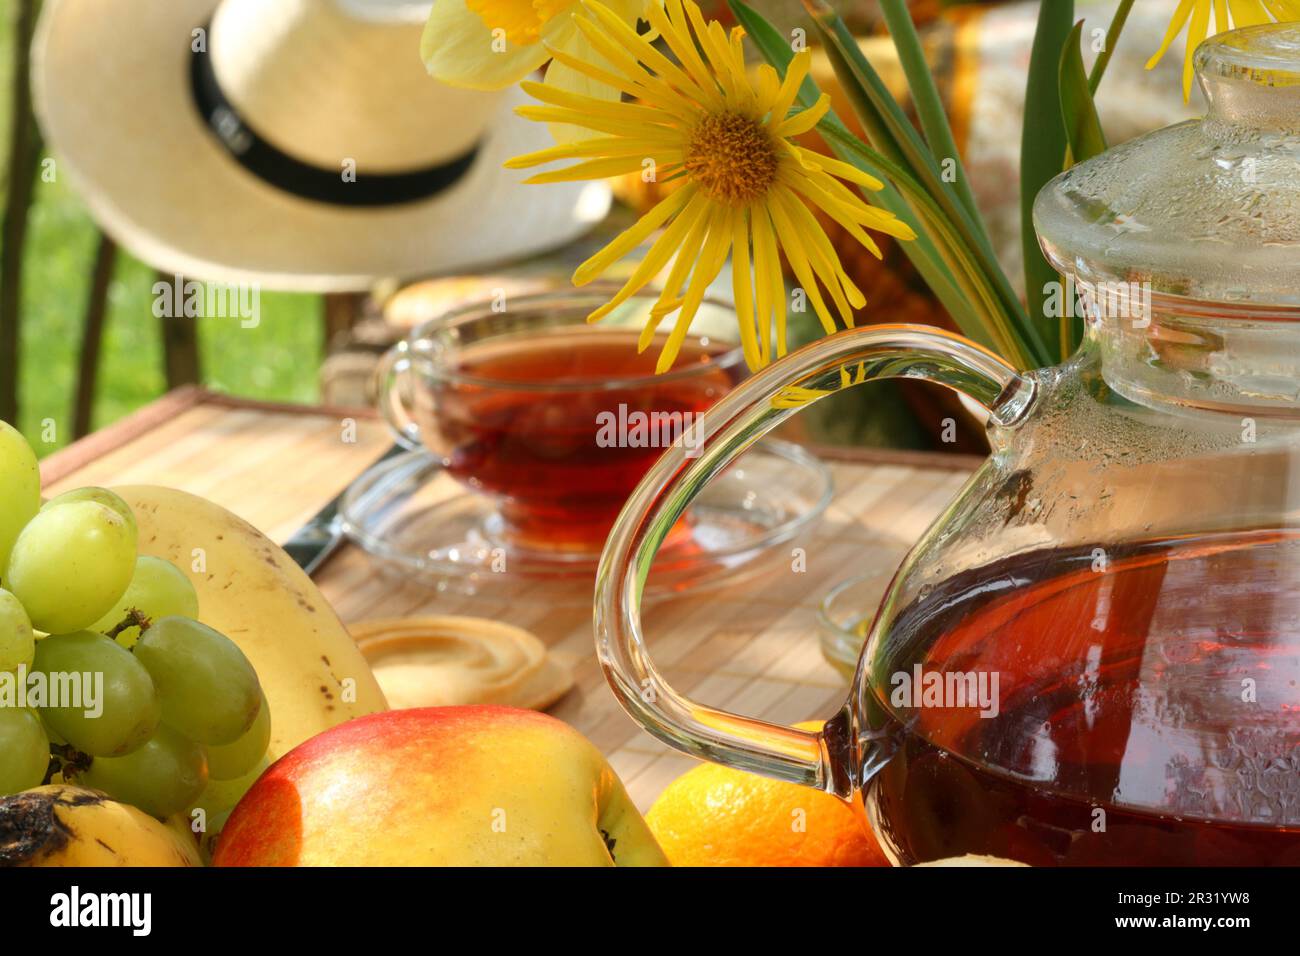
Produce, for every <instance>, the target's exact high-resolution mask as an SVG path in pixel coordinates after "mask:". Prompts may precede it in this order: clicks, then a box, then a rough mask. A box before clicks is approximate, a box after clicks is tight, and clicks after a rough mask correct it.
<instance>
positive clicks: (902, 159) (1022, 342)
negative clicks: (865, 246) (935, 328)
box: [809, 0, 1056, 367]
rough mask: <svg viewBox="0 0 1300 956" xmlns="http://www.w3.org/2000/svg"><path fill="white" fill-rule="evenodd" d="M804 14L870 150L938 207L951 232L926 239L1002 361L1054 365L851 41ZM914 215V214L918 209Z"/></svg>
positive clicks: (820, 14)
mask: <svg viewBox="0 0 1300 956" xmlns="http://www.w3.org/2000/svg"><path fill="white" fill-rule="evenodd" d="M809 10H810V12H811V13H812V20H813V24H814V25H815V26H816V27H817V30H818V33H819V34H820V36H821V38H822V41H823V46H824V48H825V51H826V56H827V59H828V60H829V61H830V64H831V67H832V68H833V69H834V70H835V75H836V77H837V78H838V79H839V82H840V86H841V88H842V89H843V90H844V92H845V94H846V95H847V96H848V98H849V101H850V103H852V104H854V107H855V110H856V111H857V113H858V117H859V119H861V120H862V123H863V127H864V129H865V130H866V132H867V136H868V138H870V139H871V142H872V145H873V146H875V147H876V148H877V149H878V151H879V152H880V153H881V155H882V156H884V157H885V158H887V159H889V160H890V161H891V162H893V163H895V164H896V166H898V167H901V168H902V169H904V170H906V171H907V172H908V173H909V174H910V177H909V178H910V180H911V181H913V182H915V183H917V184H919V186H920V189H921V191H922V192H923V194H924V196H925V198H926V200H928V201H929V202H931V203H933V204H935V205H937V206H938V207H939V209H940V211H941V214H942V217H943V218H944V220H945V223H944V225H945V227H947V226H950V227H951V228H943V229H942V230H938V232H939V233H941V234H935V232H936V231H935V230H933V229H932V236H931V238H933V239H934V240H935V242H936V245H937V246H938V248H939V249H940V252H941V253H942V254H943V255H944V261H945V262H947V263H948V264H949V265H950V267H951V266H952V265H953V263H954V262H959V263H962V264H963V268H964V269H965V275H964V276H963V275H962V274H960V273H954V278H956V279H957V280H958V281H959V282H961V281H962V280H963V278H964V279H965V283H964V284H965V287H966V288H967V289H968V291H969V292H970V293H971V294H972V295H973V298H972V303H971V304H972V307H973V308H974V309H975V310H976V312H977V313H978V314H980V315H981V316H982V317H983V319H984V320H985V323H986V325H987V328H988V332H989V334H990V335H992V336H993V337H994V338H995V340H996V341H997V343H998V348H999V349H1001V351H1002V355H1003V357H1004V358H1006V359H1007V360H1008V361H1011V362H1017V363H1023V364H1022V367H1024V365H1028V366H1029V367H1036V366H1039V365H1044V364H1049V363H1053V362H1055V360H1056V359H1055V353H1054V351H1052V349H1051V347H1050V345H1049V344H1048V343H1047V342H1045V341H1044V339H1043V337H1042V335H1041V333H1040V331H1039V329H1038V328H1037V327H1036V326H1035V325H1034V324H1033V322H1031V321H1030V318H1029V316H1028V315H1027V314H1026V313H1025V311H1024V309H1023V307H1022V306H1021V304H1020V300H1019V299H1018V298H1017V296H1016V294H1015V292H1014V291H1013V290H1012V288H1011V283H1010V282H1009V281H1008V280H1007V277H1006V274H1005V273H1004V272H1003V271H1002V267H1001V265H1000V264H999V263H998V261H997V257H996V256H994V254H993V250H992V247H991V246H990V245H989V244H988V243H987V242H986V241H985V240H983V239H982V233H981V230H980V228H979V226H978V225H977V220H976V219H974V218H973V217H972V216H971V214H970V212H969V211H968V210H967V208H966V207H965V206H964V205H963V204H962V203H961V202H959V201H958V200H957V198H956V196H955V195H954V194H953V191H952V190H951V189H949V188H948V187H947V185H946V184H945V183H944V182H943V177H942V175H941V173H940V172H939V166H938V164H937V163H936V161H935V159H934V156H933V154H932V153H930V151H929V148H928V147H927V146H926V145H925V143H924V142H923V141H922V140H921V137H920V135H919V134H918V133H917V132H916V130H915V129H914V128H913V127H912V124H911V123H910V122H909V121H908V120H907V118H906V116H904V115H903V113H902V110H901V108H900V107H899V106H898V104H897V102H895V100H894V98H893V97H892V96H891V95H890V94H889V91H888V90H887V89H886V88H885V85H884V83H883V82H882V81H881V80H880V77H879V76H878V75H877V74H876V71H875V69H874V68H873V67H872V66H871V63H870V62H869V61H868V60H867V58H866V57H865V56H864V55H863V53H862V50H861V48H860V47H859V46H858V43H857V40H856V39H855V38H854V37H853V35H852V34H851V33H850V32H849V30H848V28H847V27H846V26H845V25H844V22H843V21H842V20H841V19H840V18H839V16H838V15H836V13H835V12H834V11H833V10H832V9H830V8H829V7H827V6H825V5H824V4H822V3H819V2H815V0H812V2H810V5H809ZM878 123H879V124H883V125H884V126H885V127H886V128H885V130H884V132H883V134H882V139H881V140H879V141H878V140H877V139H876V138H875V135H876V133H875V127H876V125H877V124H878ZM895 183H896V185H898V186H899V188H900V190H902V191H903V193H904V195H905V196H906V197H907V199H908V200H909V202H912V203H913V204H914V206H915V202H916V200H917V198H918V197H917V196H916V195H913V194H912V193H910V192H909V191H908V190H907V189H904V188H903V184H902V183H901V182H898V181H897V180H895ZM917 211H918V214H919V213H920V210H919V209H918V210H917ZM927 225H933V224H932V223H927ZM948 237H954V240H953V241H955V242H956V243H957V244H959V246H960V247H956V246H954V247H951V248H944V242H945V241H947V240H948Z"/></svg>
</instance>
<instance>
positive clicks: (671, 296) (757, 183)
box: [507, 0, 915, 371]
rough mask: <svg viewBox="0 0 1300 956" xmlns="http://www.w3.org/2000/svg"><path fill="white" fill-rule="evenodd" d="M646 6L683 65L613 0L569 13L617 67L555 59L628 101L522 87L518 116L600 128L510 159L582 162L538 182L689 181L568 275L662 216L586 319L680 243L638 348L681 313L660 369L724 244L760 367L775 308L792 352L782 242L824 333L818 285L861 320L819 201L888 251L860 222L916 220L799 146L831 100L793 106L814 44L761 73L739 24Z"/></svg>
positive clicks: (630, 242)
mask: <svg viewBox="0 0 1300 956" xmlns="http://www.w3.org/2000/svg"><path fill="white" fill-rule="evenodd" d="M642 18H643V19H645V20H647V21H649V23H650V25H651V27H652V28H653V30H654V32H655V33H656V34H658V35H659V36H661V37H662V38H663V40H664V42H665V43H666V44H667V45H668V48H669V49H670V50H671V52H672V54H673V56H674V57H675V58H676V62H674V61H673V60H672V59H669V58H668V57H667V56H665V55H664V54H663V53H661V52H659V50H657V49H656V48H655V47H654V46H652V45H651V44H650V43H649V42H647V39H646V37H645V36H644V35H640V34H638V33H636V31H635V30H634V29H632V28H631V27H629V26H628V25H627V23H626V22H625V20H624V18H623V17H621V16H619V15H618V14H617V13H616V12H614V11H613V10H612V9H611V8H609V7H607V6H605V5H603V4H601V3H598V2H595V0H583V3H582V12H580V13H579V14H578V15H577V17H576V19H575V23H576V24H577V28H578V30H579V31H581V33H582V34H583V35H584V36H585V37H586V38H587V39H588V41H589V42H590V43H591V45H592V47H594V48H595V50H596V51H597V52H598V53H599V54H600V55H601V56H602V57H603V58H604V60H605V62H606V63H608V64H609V68H608V69H604V68H600V67H596V66H593V65H592V64H590V63H587V62H584V61H582V60H581V59H579V58H577V57H574V56H570V55H569V54H567V53H564V52H562V51H559V50H557V51H556V52H555V57H556V59H557V60H558V61H559V62H561V63H564V64H566V65H568V66H571V67H572V68H573V69H574V70H577V71H578V72H580V73H582V74H584V75H585V76H587V77H589V78H591V79H592V80H596V81H600V82H603V83H607V84H610V85H612V86H616V87H618V88H619V89H620V90H622V91H623V92H624V93H627V94H628V95H629V96H630V97H631V98H632V99H633V100H634V102H607V101H602V100H597V99H594V98H592V97H590V96H583V95H579V94H574V93H568V92H562V91H559V90H556V89H554V88H553V87H550V86H548V85H543V84H539V83H525V84H524V89H525V90H526V91H527V92H529V93H531V94H532V95H533V96H534V97H536V98H537V99H539V100H541V101H542V102H543V103H544V104H546V105H543V106H524V107H520V109H519V113H520V114H521V115H523V116H525V117H527V118H529V119H533V120H538V121H543V122H548V123H560V124H573V125H576V126H579V127H582V128H584V129H586V130H588V131H593V132H595V133H596V134H598V135H597V136H596V138H589V139H585V140H582V141H580V142H577V143H567V144H561V145H559V146H555V147H552V148H550V149H544V150H541V151H539V152H536V153H530V154H528V155H526V156H519V157H516V158H515V159H513V160H511V161H510V162H509V163H507V165H508V166H510V167H512V168H525V167H531V166H537V165H541V164H543V163H547V162H551V161H555V160H569V159H574V160H579V162H578V163H576V164H575V165H572V166H569V167H567V168H564V169H559V170H555V171H553V172H544V173H540V174H538V175H535V176H533V177H532V178H531V179H530V180H529V182H534V183H553V182H562V181H571V180H581V179H601V178H604V177H607V176H617V175H621V174H624V173H629V172H640V173H641V174H642V175H647V173H649V175H652V176H654V177H655V178H656V179H657V180H659V181H661V182H662V181H666V180H669V179H672V180H678V181H679V182H678V183H677V188H676V189H674V191H673V192H671V193H670V194H669V195H668V196H667V197H666V198H665V199H663V200H661V201H660V202H659V203H658V204H657V205H656V206H655V207H654V208H653V209H651V210H650V211H649V212H647V213H646V214H645V215H644V216H642V217H641V219H640V220H639V221H638V222H637V223H636V224H635V225H634V226H632V227H631V228H630V229H628V230H626V231H625V232H623V233H622V234H621V235H619V236H618V237H617V238H615V239H614V240H613V241H612V242H610V243H609V245H607V246H605V248H604V249H602V250H601V251H600V252H598V253H596V254H595V255H594V256H592V257H591V258H590V259H588V260H587V261H586V262H584V263H583V264H582V265H581V266H579V267H578V270H577V271H576V272H575V273H574V275H573V281H574V284H576V285H585V284H586V283H588V282H590V281H591V280H593V279H595V278H596V277H597V276H599V275H600V274H601V273H603V272H604V271H605V270H606V269H607V268H609V266H611V265H612V264H613V263H614V262H616V261H617V260H618V259H620V258H621V257H623V256H624V255H626V254H627V253H629V252H631V251H632V250H633V249H634V248H635V247H636V246H638V245H639V244H640V243H642V242H643V241H645V240H646V239H647V238H649V237H650V236H651V235H652V234H653V233H654V232H655V231H656V230H658V229H661V228H662V229H663V232H662V234H661V235H660V236H659V237H658V238H657V239H656V240H655V242H654V243H653V244H652V245H651V247H650V250H649V252H648V253H647V255H646V257H645V258H644V259H643V260H642V261H641V262H640V263H639V264H638V265H637V267H636V269H635V271H634V272H633V273H632V276H631V278H629V279H628V280H627V283H626V284H625V285H624V286H623V287H622V289H621V290H620V291H619V292H618V293H617V294H616V295H615V296H614V297H613V299H612V300H611V301H610V302H608V303H607V304H606V305H604V306H602V307H601V308H599V309H597V310H596V311H595V312H593V313H592V314H591V316H590V319H591V321H593V322H594V321H596V320H598V319H600V318H601V317H602V316H604V315H607V314H609V312H610V311H612V310H613V309H614V308H616V307H617V306H618V305H620V304H621V303H623V302H625V301H626V300H627V299H628V298H629V297H631V296H632V295H634V294H635V293H636V292H638V291H639V290H640V289H642V288H644V287H645V286H646V285H647V284H648V283H649V282H650V281H651V280H652V279H653V278H654V277H655V276H656V275H658V274H659V273H660V271H661V270H662V269H663V268H664V267H665V266H666V265H667V263H668V261H669V260H670V259H671V258H672V257H673V254H674V253H676V259H675V260H674V261H673V265H672V267H671V269H669V272H668V276H667V279H666V280H665V282H664V286H663V289H662V291H661V293H660V295H659V298H658V301H657V302H656V304H655V307H654V309H653V311H652V315H651V317H650V320H649V322H648V323H647V325H646V328H645V330H644V333H643V334H642V336H641V348H642V350H644V349H646V348H648V347H649V345H650V343H651V342H652V341H653V340H654V338H655V333H656V331H657V327H658V325H659V324H660V322H661V321H662V320H663V319H664V318H665V317H666V316H668V315H669V314H670V313H672V312H674V311H676V312H678V315H677V319H676V321H675V322H674V324H673V327H672V330H671V332H670V333H669V335H668V337H667V341H666V344H665V346H664V348H663V351H662V352H661V354H660V356H659V362H658V368H659V370H660V371H663V370H665V369H667V368H669V367H670V366H671V365H672V363H673V360H674V358H676V355H677V351H678V349H679V348H680V347H681V344H682V341H683V340H684V339H685V337H686V333H687V330H688V329H689V327H690V324H691V320H692V319H693V318H694V316H695V313H696V311H697V309H698V308H699V306H700V303H701V301H702V300H703V298H704V294H705V290H706V289H707V288H708V286H709V284H710V283H711V282H712V281H713V280H714V279H715V278H716V277H717V275H718V273H719V272H720V271H721V270H722V267H723V265H724V264H725V262H726V260H727V255H728V253H730V254H731V256H732V259H733V262H732V265H733V270H732V271H733V274H734V291H735V301H736V314H737V318H738V320H739V322H740V337H741V343H742V345H743V346H744V352H745V357H746V360H747V361H748V362H749V365H750V366H751V367H753V368H757V367H759V366H762V365H765V364H767V362H768V361H770V359H771V331H772V326H773V321H774V320H775V328H776V353H777V354H778V355H782V354H784V353H785V344H786V343H785V338H786V336H785V319H786V303H785V289H784V285H783V283H782V279H781V266H780V259H779V253H778V249H780V250H782V251H784V253H785V256H786V259H787V260H788V261H789V263H790V266H791V268H792V269H793V270H794V273H795V276H796V277H797V278H798V280H799V283H800V284H801V286H802V287H803V291H804V293H805V294H806V296H807V299H808V302H809V303H811V305H812V307H813V309H814V311H815V312H816V313H817V316H818V317H819V319H820V320H821V323H822V326H823V327H824V328H825V330H826V331H827V332H833V331H835V320H834V318H833V317H832V314H831V309H830V307H829V306H828V305H827V302H826V298H825V297H824V296H823V294H822V290H823V289H824V290H825V293H826V296H828V297H829V298H830V300H831V302H832V303H833V305H834V307H835V310H836V311H837V312H838V313H839V316H840V318H841V319H842V321H843V322H844V324H845V325H846V326H850V325H852V324H853V310H854V309H855V308H861V307H862V306H863V305H865V303H866V300H865V298H864V297H863V295H862V292H861V291H860V290H859V289H858V287H857V286H856V285H854V284H853V281H852V280H851V279H850V278H849V277H848V275H847V274H845V272H844V269H843V267H842V265H841V264H840V260H839V256H838V255H837V254H836V252H835V250H834V248H833V247H832V246H831V242H830V239H829V238H828V237H827V235H826V232H825V230H824V229H823V228H822V226H821V225H820V223H818V221H817V219H816V217H815V216H814V215H813V211H812V209H811V208H810V207H816V208H818V209H821V210H822V211H823V212H825V213H826V214H827V215H829V216H830V217H831V218H832V219H834V220H835V221H836V222H838V223H839V224H840V225H841V226H842V227H843V228H844V229H845V230H846V231H847V232H848V233H849V234H850V235H852V236H853V237H854V239H856V240H857V241H858V242H860V243H862V245H864V246H865V247H866V248H868V249H869V250H871V251H872V252H873V253H875V254H876V255H877V256H879V255H880V250H879V249H878V248H877V246H876V243H875V242H874V241H873V240H872V238H871V237H870V236H869V235H868V234H867V233H866V232H865V231H864V228H863V227H867V228H870V229H875V230H878V231H880V232H884V233H888V234H889V235H892V236H896V237H898V238H900V239H913V238H915V233H913V231H912V230H911V229H910V228H909V227H908V225H907V224H906V223H904V222H902V221H901V220H899V219H897V218H895V217H894V215H893V214H892V213H889V212H885V211H883V210H880V209H876V208H873V207H872V206H869V205H868V204H867V203H865V202H864V201H863V200H862V198H861V197H860V196H859V195H858V194H857V193H856V192H855V191H853V190H850V189H849V188H848V187H846V186H845V185H844V183H842V182H840V180H846V181H847V182H850V183H854V184H856V185H858V186H865V187H866V188H868V189H880V188H882V184H881V182H880V181H879V180H877V179H875V178H874V177H872V176H869V175H867V174H866V173H864V172H862V171H861V170H859V169H857V168H855V167H853V166H851V165H849V164H848V163H843V162H840V161H839V160H836V159H832V158H830V157H828V156H823V155H822V154H820V153H817V152H814V151H813V150H809V149H804V148H803V147H801V146H798V145H796V144H795V142H794V137H796V136H799V135H800V134H802V133H806V132H808V131H809V130H811V129H812V128H813V127H814V126H815V125H816V124H817V122H818V120H820V119H821V118H822V117H823V116H825V115H826V112H827V110H829V109H830V100H829V98H828V97H827V96H824V95H823V96H822V97H821V99H820V100H819V101H818V102H817V104H816V105H815V106H813V107H812V108H810V109H806V110H803V111H801V112H798V113H793V114H792V113H791V107H792V106H793V105H794V101H795V96H796V94H797V93H798V91H799V86H800V84H801V83H802V82H803V80H804V77H806V76H807V75H808V69H809V65H810V59H811V57H810V54H809V53H808V52H807V51H805V52H802V53H799V54H797V55H796V56H795V57H794V59H793V60H792V61H791V62H790V65H789V68H788V69H787V71H786V75H785V79H784V80H782V79H781V78H780V77H779V76H778V75H777V72H776V71H775V70H774V69H772V68H771V67H770V66H766V65H764V66H761V67H759V71H758V74H757V77H756V79H754V80H751V78H750V75H749V74H748V73H747V72H746V68H745V57H744V53H743V52H742V50H741V39H742V37H743V35H744V34H743V31H741V30H740V29H739V28H737V29H733V30H732V31H731V33H730V34H728V33H727V32H726V31H725V30H724V29H723V28H722V25H721V24H719V23H717V22H716V21H711V22H708V23H706V22H705V20H704V18H703V16H702V15H701V13H700V8H699V7H698V6H697V5H696V4H695V3H693V2H692V0H662V2H661V0H649V2H648V3H647V4H646V7H645V9H644V11H643V12H642ZM683 287H685V292H684V293H683V291H682V289H683Z"/></svg>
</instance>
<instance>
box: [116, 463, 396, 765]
mask: <svg viewBox="0 0 1300 956" xmlns="http://www.w3.org/2000/svg"><path fill="white" fill-rule="evenodd" d="M113 490H114V491H116V492H117V494H119V495H121V496H122V498H123V499H124V500H125V501H126V502H127V504H129V505H130V506H131V509H132V510H133V511H134V512H135V520H136V524H137V526H138V527H139V548H140V553H141V554H147V555H152V556H154V557H158V558H163V559H164V560H167V561H170V562H171V563H172V564H174V565H176V567H178V568H180V569H181V570H182V571H184V572H185V574H186V575H187V576H188V577H189V579H190V581H192V582H193V584H194V587H195V589H196V590H197V591H198V595H199V617H200V618H201V619H202V621H203V623H205V624H207V625H209V626H211V627H214V628H216V629H217V630H218V631H220V632H221V633H222V634H225V635H226V636H227V637H229V638H230V639H231V640H232V641H234V642H235V643H236V644H238V645H239V647H240V649H241V650H243V652H244V654H245V655H247V657H248V659H249V661H251V662H252V664H253V667H254V668H255V669H256V671H257V676H258V678H259V680H260V681H261V682H262V690H263V691H264V692H265V693H266V699H267V701H268V702H269V703H270V705H271V746H270V749H269V751H268V754H269V756H270V757H271V759H275V758H277V757H280V756H282V755H283V754H285V753H287V752H288V751H289V750H292V749H293V748H294V747H296V746H297V745H298V744H300V743H302V742H303V741H304V740H306V739H307V738H309V737H314V736H316V734H319V733H320V732H321V731H324V730H328V729H329V728H330V727H333V726H334V725H336V724H341V723H343V722H344V721H347V720H351V719H352V718H353V717H360V716H361V715H363V714H372V713H376V712H378V711H383V710H387V709H388V704H387V702H386V701H385V700H384V694H383V691H382V690H380V689H379V684H378V683H376V681H375V678H374V675H373V674H371V672H370V667H369V665H368V664H367V663H366V661H365V658H364V657H362V656H361V651H360V650H359V649H358V648H357V645H356V643H355V642H354V641H353V640H352V637H351V636H350V635H349V634H348V632H347V630H346V629H344V627H343V624H342V623H341V622H340V621H339V619H338V616H337V615H336V614H335V613H334V611H333V609H332V608H331V607H330V606H329V604H328V603H326V601H325V599H324V598H323V597H322V596H321V593H320V591H318V590H317V589H316V585H315V584H313V583H312V581H311V579H310V578H309V577H307V575H306V574H305V573H303V571H302V569H301V568H299V567H298V565H296V564H294V562H293V560H292V559H291V558H290V557H289V556H288V555H287V554H285V553H284V551H283V550H282V549H281V548H280V547H279V546H278V545H276V544H275V543H274V542H273V541H271V540H270V539H269V538H267V537H266V536H265V535H264V534H262V533H261V532H260V531H258V530H257V529H256V528H254V527H253V526H252V525H250V524H249V523H248V522H246V521H244V520H243V519H242V518H240V517H238V516H236V515H233V514H231V513H230V512H229V511H227V510H226V509H224V508H222V507H220V506H219V505H216V504H213V503H212V502H211V501H207V500H206V499H204V498H200V497H197V496H195V495H191V494H187V493H185V492H183V491H177V490H175V489H172V488H160V487H155V486H152V485H131V486H127V487H123V488H114V489H113Z"/></svg>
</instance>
